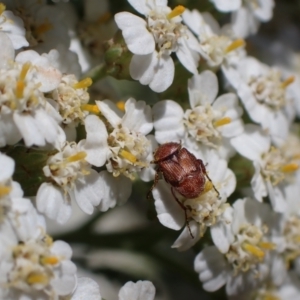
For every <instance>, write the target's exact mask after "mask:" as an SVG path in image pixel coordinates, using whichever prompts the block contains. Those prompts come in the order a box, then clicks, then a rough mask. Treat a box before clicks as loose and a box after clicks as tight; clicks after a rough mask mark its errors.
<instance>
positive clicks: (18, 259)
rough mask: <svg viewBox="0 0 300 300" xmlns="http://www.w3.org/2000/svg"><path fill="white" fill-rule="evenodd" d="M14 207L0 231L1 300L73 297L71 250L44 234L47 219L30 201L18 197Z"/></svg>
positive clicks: (74, 273) (74, 278)
mask: <svg viewBox="0 0 300 300" xmlns="http://www.w3.org/2000/svg"><path fill="white" fill-rule="evenodd" d="M12 204H13V205H12V209H11V210H10V212H9V214H8V216H7V218H6V219H5V222H4V223H3V224H2V226H1V228H0V231H1V235H0V236H1V237H0V241H1V243H0V245H1V246H0V256H1V262H0V269H1V279H0V280H1V289H0V294H2V298H3V299H24V298H23V297H26V296H27V297H30V298H31V297H34V296H38V297H39V299H45V300H46V299H49V297H53V299H57V298H58V297H59V296H63V295H68V294H70V293H71V292H72V291H73V289H74V288H75V283H76V267H75V265H74V264H73V263H72V262H71V261H70V258H71V255H72V250H71V247H70V246H69V245H68V244H67V243H65V242H62V241H56V242H53V241H52V238H51V237H50V236H48V235H47V234H46V233H45V229H44V228H45V220H44V218H43V217H42V216H41V215H38V214H37V212H36V210H35V208H34V207H33V206H32V204H31V201H29V200H27V199H23V198H19V199H16V198H15V199H13V203H12Z"/></svg>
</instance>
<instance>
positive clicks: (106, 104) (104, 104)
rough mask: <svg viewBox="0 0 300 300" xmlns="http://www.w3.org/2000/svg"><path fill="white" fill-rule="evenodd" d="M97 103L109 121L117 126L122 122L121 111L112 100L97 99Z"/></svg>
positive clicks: (114, 126)
mask: <svg viewBox="0 0 300 300" xmlns="http://www.w3.org/2000/svg"><path fill="white" fill-rule="evenodd" d="M96 104H97V106H98V108H99V110H100V112H101V114H103V116H104V117H105V118H106V119H107V121H108V122H109V123H110V124H111V125H112V126H113V128H116V127H117V126H118V125H119V124H121V122H122V119H121V118H122V114H121V111H120V110H119V109H118V108H117V107H116V105H115V104H114V103H113V102H112V101H110V100H103V101H96Z"/></svg>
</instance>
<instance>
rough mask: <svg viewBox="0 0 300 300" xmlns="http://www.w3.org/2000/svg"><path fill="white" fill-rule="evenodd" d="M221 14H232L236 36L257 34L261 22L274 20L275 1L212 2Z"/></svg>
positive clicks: (232, 0) (239, 0)
mask: <svg viewBox="0 0 300 300" xmlns="http://www.w3.org/2000/svg"><path fill="white" fill-rule="evenodd" d="M210 1H211V2H213V3H214V5H215V6H216V8H217V9H218V10H219V11H221V12H232V29H233V31H234V32H235V34H236V36H240V37H247V36H248V35H250V34H254V33H256V32H257V30H258V27H259V24H260V22H267V21H269V20H270V19H271V18H272V14H273V7H274V4H275V3H274V0H258V1H252V0H244V1H242V0H210Z"/></svg>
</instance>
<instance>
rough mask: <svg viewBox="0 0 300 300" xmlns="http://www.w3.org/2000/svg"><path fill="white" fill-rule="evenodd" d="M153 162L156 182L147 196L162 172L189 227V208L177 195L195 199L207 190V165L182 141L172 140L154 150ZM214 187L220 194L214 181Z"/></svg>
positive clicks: (218, 194) (154, 184)
mask: <svg viewBox="0 0 300 300" xmlns="http://www.w3.org/2000/svg"><path fill="white" fill-rule="evenodd" d="M152 163H154V164H156V165H157V169H156V174H155V178H154V183H153V185H152V187H151V188H150V190H149V192H148V195H147V198H149V197H150V194H151V192H152V190H153V189H154V187H155V186H156V184H157V182H158V179H159V174H160V173H161V174H162V175H163V177H164V179H165V181H166V182H167V183H169V184H170V185H171V192H172V195H173V197H174V198H175V200H176V201H177V203H178V204H179V205H180V207H181V208H182V209H183V210H184V213H185V219H186V222H187V226H188V228H189V231H190V234H191V236H192V238H193V235H192V233H191V229H190V227H189V223H188V218H187V208H186V207H185V206H184V205H183V203H182V202H180V201H179V199H178V198H177V197H176V194H175V192H178V193H179V194H180V195H182V196H183V197H185V198H189V199H193V198H197V197H198V196H200V195H201V194H202V193H203V192H204V191H205V184H206V180H209V181H210V182H211V183H212V181H211V179H210V178H209V176H208V174H207V171H206V168H205V165H204V163H203V161H202V160H201V159H197V158H196V157H195V155H193V154H192V153H191V152H189V151H188V150H187V149H186V148H184V147H182V146H181V144H180V143H175V142H170V143H165V144H162V145H160V146H159V147H158V148H157V149H156V151H155V152H154V160H153V161H152ZM212 187H213V189H214V190H215V192H216V193H217V196H218V197H219V196H220V193H219V192H218V190H217V189H216V188H215V186H214V185H213V183H212Z"/></svg>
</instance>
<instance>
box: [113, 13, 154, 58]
mask: <svg viewBox="0 0 300 300" xmlns="http://www.w3.org/2000/svg"><path fill="white" fill-rule="evenodd" d="M115 21H116V23H117V25H118V27H119V28H120V29H121V30H122V34H123V37H124V40H125V42H126V45H127V47H128V49H129V50H130V51H131V52H132V53H134V54H138V55H146V54H150V53H152V52H153V51H154V49H155V42H154V37H153V35H152V34H151V33H150V32H149V31H148V29H147V27H146V25H147V24H146V22H145V21H144V20H143V19H142V18H140V17H137V16H135V15H134V14H131V13H129V12H121V13H118V14H116V15H115Z"/></svg>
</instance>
